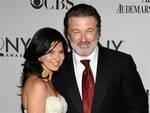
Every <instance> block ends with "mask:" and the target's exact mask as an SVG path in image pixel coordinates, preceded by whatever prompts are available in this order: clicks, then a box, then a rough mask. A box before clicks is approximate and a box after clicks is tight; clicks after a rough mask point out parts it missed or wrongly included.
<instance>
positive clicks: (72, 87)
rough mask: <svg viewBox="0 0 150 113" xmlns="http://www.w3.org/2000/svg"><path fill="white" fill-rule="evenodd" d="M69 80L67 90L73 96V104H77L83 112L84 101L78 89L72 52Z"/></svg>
mask: <svg viewBox="0 0 150 113" xmlns="http://www.w3.org/2000/svg"><path fill="white" fill-rule="evenodd" d="M67 67H68V68H67V71H66V72H67V73H66V75H67V78H68V79H67V80H66V85H67V91H68V95H69V97H70V98H71V100H72V102H73V104H74V105H75V106H76V108H77V109H78V111H79V112H80V113H81V112H82V101H81V97H80V93H79V90H78V86H77V82H76V77H75V72H74V67H73V60H72V55H71V54H70V56H69V58H68V61H67Z"/></svg>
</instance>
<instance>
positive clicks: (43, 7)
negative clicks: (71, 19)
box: [0, 0, 150, 113]
mask: <svg viewBox="0 0 150 113" xmlns="http://www.w3.org/2000/svg"><path fill="white" fill-rule="evenodd" d="M79 3H87V4H91V5H93V6H94V7H95V8H96V9H97V10H98V12H99V13H100V15H101V19H102V36H101V38H100V42H101V44H102V45H103V46H105V47H108V48H112V49H115V50H117V51H122V52H126V53H128V54H131V55H132V56H133V58H134V61H135V62H136V65H137V69H138V71H139V73H140V75H141V78H142V81H143V83H144V87H145V89H146V91H147V94H148V96H149V93H148V92H149V89H150V0H0V113H21V110H20V96H18V94H20V89H19V88H18V87H17V86H18V85H19V79H20V76H21V72H22V67H21V64H22V63H23V61H24V59H23V57H22V55H23V52H24V49H25V48H26V47H27V45H28V44H29V42H30V39H31V38H32V36H33V34H34V33H35V32H36V31H37V30H38V29H40V28H42V27H54V28H56V29H58V30H60V31H61V32H62V33H63V18H64V14H65V12H66V11H67V10H68V9H69V8H71V7H72V6H74V5H76V4H79Z"/></svg>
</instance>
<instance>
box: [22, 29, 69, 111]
mask: <svg viewBox="0 0 150 113" xmlns="http://www.w3.org/2000/svg"><path fill="white" fill-rule="evenodd" d="M66 53H67V44H66V41H65V39H64V37H63V36H62V35H61V33H60V32H58V31H57V30H55V29H52V28H47V27H46V28H42V29H40V30H38V31H37V32H36V33H35V35H34V36H33V38H32V40H31V43H30V44H29V46H28V47H27V49H26V50H25V53H24V58H25V62H24V64H23V74H22V76H21V87H22V88H21V89H22V93H21V100H22V106H23V109H24V112H25V113H66V110H67V103H66V101H65V99H64V98H63V97H62V96H61V95H60V94H59V93H58V92H57V91H56V89H55V88H54V86H53V84H52V80H51V78H52V75H53V72H55V71H57V70H58V69H59V67H60V65H61V64H62V62H63V60H64V58H65V54H66Z"/></svg>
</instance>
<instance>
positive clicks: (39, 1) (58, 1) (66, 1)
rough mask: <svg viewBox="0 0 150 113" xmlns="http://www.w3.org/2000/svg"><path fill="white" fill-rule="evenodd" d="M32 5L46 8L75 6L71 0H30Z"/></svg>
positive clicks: (37, 7)
mask: <svg viewBox="0 0 150 113" xmlns="http://www.w3.org/2000/svg"><path fill="white" fill-rule="evenodd" d="M30 3H31V6H32V7H33V8H35V9H40V8H42V7H45V8H46V9H56V10H62V9H69V8H70V7H72V6H74V3H73V2H71V1H70V0H30Z"/></svg>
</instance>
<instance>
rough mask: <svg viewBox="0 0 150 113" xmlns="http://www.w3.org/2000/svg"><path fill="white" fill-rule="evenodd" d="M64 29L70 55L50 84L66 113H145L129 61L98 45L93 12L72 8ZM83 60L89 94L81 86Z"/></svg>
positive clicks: (144, 101)
mask: <svg viewBox="0 0 150 113" xmlns="http://www.w3.org/2000/svg"><path fill="white" fill-rule="evenodd" d="M64 27H65V29H64V30H65V35H66V37H67V39H68V41H69V44H70V46H71V51H70V52H69V54H68V57H67V58H66V60H65V61H64V65H63V67H62V69H61V70H60V71H59V73H58V74H59V76H57V77H56V78H55V79H54V84H55V86H56V87H57V88H58V90H59V91H60V93H61V94H62V95H63V96H64V97H65V98H66V101H67V103H68V111H67V113H148V99H147V96H146V92H145V89H144V87H143V84H142V81H141V78H140V76H139V74H138V72H137V70H136V66H135V63H134V61H133V59H132V57H131V56H130V55H127V54H125V53H122V52H118V51H114V50H110V49H107V48H105V47H102V46H101V45H100V43H99V37H100V35H101V19H100V15H99V14H98V12H97V11H96V9H95V8H93V7H92V6H91V5H86V4H79V5H76V6H74V7H72V8H71V9H70V10H69V11H68V12H67V13H66V15H65V19H64ZM83 59H86V60H88V61H89V60H90V67H91V70H92V77H93V79H94V80H93V81H94V86H93V84H92V85H91V87H92V88H90V90H88V89H89V88H85V87H87V86H88V83H87V84H86V85H84V82H87V80H86V79H83V78H84V77H83V76H84V72H83V71H84V69H85V68H86V66H84V64H82V60H83ZM89 70H90V69H89ZM89 73H90V72H89ZM89 75H90V76H91V74H89ZM91 81H92V80H91ZM89 84H90V83H89ZM87 90H88V91H89V92H86V91H87ZM93 90H94V92H93ZM89 93H90V96H88V95H89ZM93 95H94V96H93ZM85 96H86V97H85ZM91 97H92V98H91ZM89 98H90V99H89ZM86 99H89V100H86Z"/></svg>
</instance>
